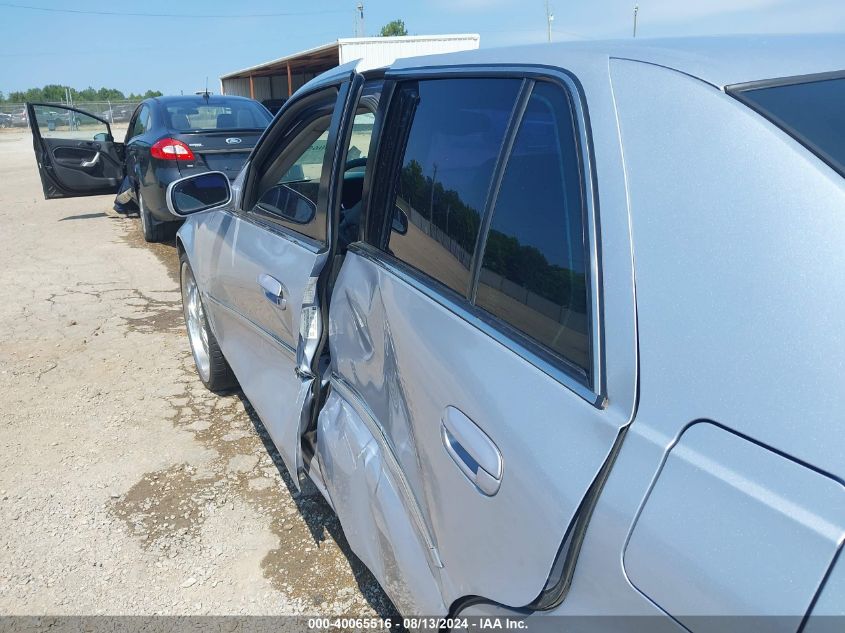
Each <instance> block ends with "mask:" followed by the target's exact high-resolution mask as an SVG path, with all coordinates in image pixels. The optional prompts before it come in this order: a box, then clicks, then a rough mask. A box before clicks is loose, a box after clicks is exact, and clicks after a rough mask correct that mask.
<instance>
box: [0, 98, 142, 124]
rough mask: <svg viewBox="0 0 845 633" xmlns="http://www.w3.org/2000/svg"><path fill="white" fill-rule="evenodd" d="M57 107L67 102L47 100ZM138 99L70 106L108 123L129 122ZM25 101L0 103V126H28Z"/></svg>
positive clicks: (65, 105)
mask: <svg viewBox="0 0 845 633" xmlns="http://www.w3.org/2000/svg"><path fill="white" fill-rule="evenodd" d="M48 103H51V105H55V106H57V107H59V106H61V107H68V104H67V103H62V102H58V101H57V102H48ZM139 103H141V102H140V101H85V102H80V103H72V104H70V107H72V108H76V109H77V110H82V111H83V112H89V113H91V114H93V115H94V116H97V117H100V118H101V119H105V120H106V121H108V122H109V123H112V124H114V123H117V124H120V123H123V124H124V125H125V124H126V123H128V122H129V118H130V117H131V116H132V113H133V112H134V111H135V108H137V107H138V104H139ZM28 126H29V121H28V120H27V115H26V104H25V103H0V128H12V127H28Z"/></svg>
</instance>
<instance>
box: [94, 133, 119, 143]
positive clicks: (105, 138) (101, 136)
mask: <svg viewBox="0 0 845 633" xmlns="http://www.w3.org/2000/svg"><path fill="white" fill-rule="evenodd" d="M94 140H95V141H100V142H101V143H108V142H109V141H113V140H114V139H113V138H112V137H111V136H109V133H108V132H99V133H97V134H95V135H94Z"/></svg>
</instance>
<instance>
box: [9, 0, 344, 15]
mask: <svg viewBox="0 0 845 633" xmlns="http://www.w3.org/2000/svg"><path fill="white" fill-rule="evenodd" d="M0 7H8V8H10V9H27V10H29V11H46V12H48V13H75V14H79V15H108V16H119V17H135V18H192V19H197V18H208V19H240V18H276V17H295V16H298V15H326V14H329V13H344V11H340V10H324V11H299V12H296V11H286V12H282V13H246V14H244V13H240V14H237V13H236V14H205V15H196V14H193V13H135V12H131V11H84V10H82V9H56V8H53V7H33V6H31V5H27V4H15V3H12V2H0Z"/></svg>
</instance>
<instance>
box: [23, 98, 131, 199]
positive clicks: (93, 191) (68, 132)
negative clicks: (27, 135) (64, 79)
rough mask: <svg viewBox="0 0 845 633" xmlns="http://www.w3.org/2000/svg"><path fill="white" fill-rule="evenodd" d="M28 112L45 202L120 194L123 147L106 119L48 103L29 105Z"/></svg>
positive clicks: (27, 106) (27, 105)
mask: <svg viewBox="0 0 845 633" xmlns="http://www.w3.org/2000/svg"><path fill="white" fill-rule="evenodd" d="M26 110H27V114H28V117H29V121H30V128H31V129H32V145H33V148H34V149H35V159H36V161H37V163H38V173H39V175H40V176H41V187H42V189H43V190H44V197H45V198H46V199H48V200H49V199H51V198H76V197H81V196H96V195H101V194H108V193H117V191H118V188H119V187H120V183H121V181H122V180H123V171H124V168H123V152H124V150H123V143H115V141H114V137H113V136H112V132H111V126H110V125H109V124H108V122H107V121H106V120H105V119H102V118H100V117H98V116H94V115H93V114H91V113H89V112H84V111H83V110H77V109H76V108H70V107H67V106H60V105H54V104H49V103H27V104H26Z"/></svg>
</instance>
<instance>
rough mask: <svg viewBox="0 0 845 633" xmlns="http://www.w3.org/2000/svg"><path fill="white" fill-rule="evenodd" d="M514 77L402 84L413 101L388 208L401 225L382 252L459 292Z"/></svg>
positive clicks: (515, 88) (402, 92)
mask: <svg viewBox="0 0 845 633" xmlns="http://www.w3.org/2000/svg"><path fill="white" fill-rule="evenodd" d="M520 84H521V82H520V80H518V79H436V80H430V81H419V82H412V83H408V84H403V85H402V86H401V87H400V88H399V101H400V102H401V100H402V99H403V98H404V99H411V100H412V101H413V102H414V103H415V110H414V114H413V121H412V123H411V125H410V130H409V132H408V137H407V142H406V144H405V151H404V154H403V158H402V163H401V167H400V173H399V178H398V186H397V188H396V197H395V201H394V204H393V205H390V206H391V208H396V209H398V210H397V211H395V213H396V214H397V216H398V217H400V218H401V220H400V221H399V222H398V224H399V225H400V227H401V230H394V231H392V232H391V233H390V238H389V243H388V245H387V248H388V250H389V252H390V253H391V254H392V255H393V256H395V257H396V258H398V259H400V260H401V261H403V262H405V263H406V264H408V265H410V266H412V267H414V268H415V269H417V270H419V271H422V272H423V273H425V274H426V275H428V276H429V277H432V278H433V279H436V280H437V281H439V282H440V283H442V284H444V285H446V286H447V287H449V288H451V289H452V290H454V291H455V292H457V293H459V294H461V295H466V294H467V293H468V290H469V283H470V264H471V261H472V254H473V251H474V249H475V245H476V239H477V236H478V231H479V227H480V225H481V215H482V213H483V212H484V205H485V201H486V198H487V192H488V189H489V187H490V180H491V178H492V175H493V169H494V167H495V163H496V159H497V157H498V155H499V153H500V151H501V148H502V141H503V139H504V136H505V131H506V129H507V126H508V121H509V119H510V116H511V112H512V110H513V107H514V103H515V101H516V96H517V93H518V92H519V88H520Z"/></svg>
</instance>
